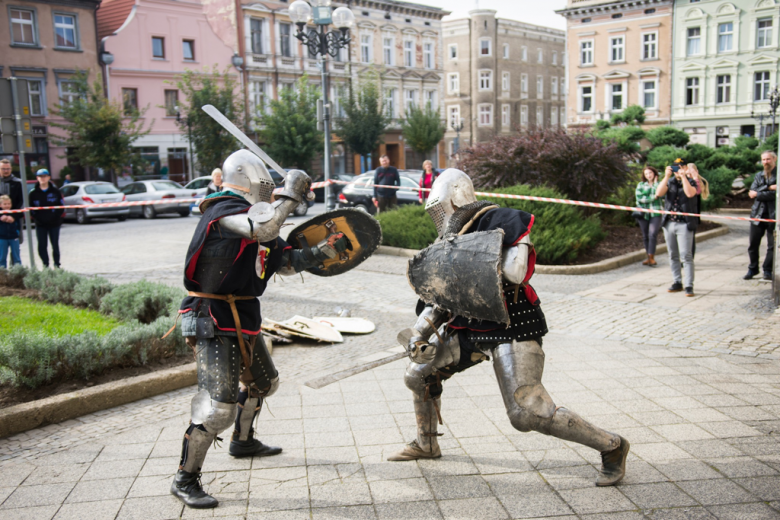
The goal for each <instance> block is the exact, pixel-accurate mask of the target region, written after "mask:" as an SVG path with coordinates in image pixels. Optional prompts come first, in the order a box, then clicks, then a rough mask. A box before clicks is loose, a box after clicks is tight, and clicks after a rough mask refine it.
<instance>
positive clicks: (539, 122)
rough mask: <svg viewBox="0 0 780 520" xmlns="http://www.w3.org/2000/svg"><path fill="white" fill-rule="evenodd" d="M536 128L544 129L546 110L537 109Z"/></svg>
mask: <svg viewBox="0 0 780 520" xmlns="http://www.w3.org/2000/svg"><path fill="white" fill-rule="evenodd" d="M536 126H537V127H539V128H542V127H543V126H544V108H543V107H536Z"/></svg>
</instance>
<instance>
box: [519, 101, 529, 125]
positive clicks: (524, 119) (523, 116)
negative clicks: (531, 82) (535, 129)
mask: <svg viewBox="0 0 780 520" xmlns="http://www.w3.org/2000/svg"><path fill="white" fill-rule="evenodd" d="M520 125H521V126H528V107H527V106H525V105H522V106H521V107H520Z"/></svg>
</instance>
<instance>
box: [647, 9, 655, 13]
mask: <svg viewBox="0 0 780 520" xmlns="http://www.w3.org/2000/svg"><path fill="white" fill-rule="evenodd" d="M645 14H655V9H654V8H653V9H645Z"/></svg>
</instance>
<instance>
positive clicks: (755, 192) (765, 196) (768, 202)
mask: <svg viewBox="0 0 780 520" xmlns="http://www.w3.org/2000/svg"><path fill="white" fill-rule="evenodd" d="M761 165H762V166H763V167H764V169H763V171H760V172H758V173H757V174H756V177H755V179H753V184H752V185H751V186H750V191H749V192H748V196H750V198H751V199H755V201H754V202H753V208H752V209H751V210H750V218H766V219H772V220H774V219H775V215H777V207H776V201H777V199H776V197H777V154H775V153H774V152H771V151H769V150H767V151H766V152H764V153H762V154H761ZM750 224H751V225H750V239H749V245H748V257H749V258H750V264H748V272H747V274H746V275H745V276H744V279H745V280H750V279H751V278H753V277H754V276H756V275H757V274H758V250H759V249H760V248H761V239H762V238H763V237H764V234H766V256H765V257H764V265H763V268H764V280H771V279H772V261H773V260H774V250H775V238H774V234H773V232H774V227H775V225H774V224H772V223H769V222H751V223H750Z"/></svg>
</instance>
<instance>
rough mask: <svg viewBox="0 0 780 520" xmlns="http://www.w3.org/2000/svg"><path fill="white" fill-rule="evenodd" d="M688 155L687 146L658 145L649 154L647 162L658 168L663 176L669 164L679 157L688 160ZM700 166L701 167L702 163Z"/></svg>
mask: <svg viewBox="0 0 780 520" xmlns="http://www.w3.org/2000/svg"><path fill="white" fill-rule="evenodd" d="M688 155H689V154H688V150H686V149H685V148H676V147H674V146H670V145H664V146H658V147H656V148H653V149H652V150H650V152H649V153H648V154H647V164H648V165H650V166H653V167H654V168H656V169H657V170H658V173H659V175H660V176H661V178H663V175H664V170H665V169H666V167H667V166H669V165H670V164H672V163H673V162H674V160H675V159H677V158H680V159H685V160H686V161H687V160H688ZM698 166H699V167H701V165H698Z"/></svg>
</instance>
